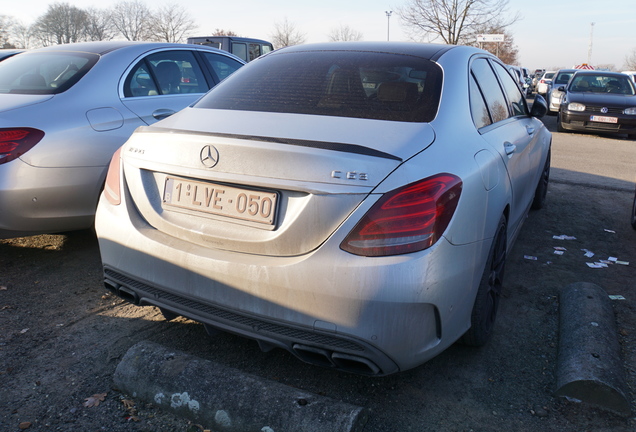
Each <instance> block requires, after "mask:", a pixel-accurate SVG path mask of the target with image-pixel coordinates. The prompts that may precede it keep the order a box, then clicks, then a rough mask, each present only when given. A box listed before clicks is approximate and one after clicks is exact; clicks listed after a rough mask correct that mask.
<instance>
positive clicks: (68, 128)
mask: <svg viewBox="0 0 636 432" xmlns="http://www.w3.org/2000/svg"><path fill="white" fill-rule="evenodd" d="M243 64H244V62H243V61H242V60H240V59H239V58H238V57H236V56H233V55H232V54H229V53H227V52H224V51H221V50H217V49H215V48H211V47H204V46H199V45H184V44H166V43H141V42H121V41H120V42H91V43H80V44H66V45H56V46H52V47H48V48H42V49H38V50H32V51H27V52H24V53H22V54H19V55H16V56H13V57H11V58H9V59H6V60H4V61H2V62H0V238H8V237H17V236H20V235H31V234H41V233H51V232H59V231H68V230H75V229H83V228H88V227H90V226H91V225H92V224H93V220H94V216H95V209H96V208H97V200H98V198H99V194H100V192H101V190H102V187H103V184H104V179H105V177H106V169H107V167H108V163H109V161H110V159H111V158H112V155H113V153H114V152H115V150H117V148H119V147H121V145H122V144H123V143H124V142H125V141H126V139H128V137H129V136H130V135H131V134H132V133H133V131H134V130H135V129H136V128H137V127H139V126H144V125H149V124H152V123H154V122H156V121H157V120H159V119H162V118H165V117H167V116H169V115H171V114H173V113H175V112H176V111H178V110H180V109H182V108H184V107H186V106H188V105H190V104H192V103H193V102H195V101H196V100H197V99H198V98H200V97H201V96H202V95H203V94H204V93H205V92H207V91H208V90H209V89H210V88H211V87H213V86H214V85H215V84H217V83H218V82H219V81H221V80H222V79H223V78H225V77H226V76H227V75H229V74H230V73H231V72H233V71H235V70H237V69H238V68H239V67H241V66H242V65H243Z"/></svg>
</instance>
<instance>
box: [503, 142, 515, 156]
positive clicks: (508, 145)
mask: <svg viewBox="0 0 636 432" xmlns="http://www.w3.org/2000/svg"><path fill="white" fill-rule="evenodd" d="M504 150H505V151H506V155H507V156H508V157H509V158H510V157H512V154H513V153H514V152H515V151H516V150H517V146H516V145H514V144H512V143H509V142H507V141H506V142H505V143H504Z"/></svg>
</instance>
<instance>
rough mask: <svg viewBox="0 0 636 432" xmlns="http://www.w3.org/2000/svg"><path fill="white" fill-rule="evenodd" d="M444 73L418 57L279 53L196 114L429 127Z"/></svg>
mask: <svg viewBox="0 0 636 432" xmlns="http://www.w3.org/2000/svg"><path fill="white" fill-rule="evenodd" d="M441 87H442V70H441V68H440V67H439V66H438V65H437V64H435V63H433V62H431V61H430V60H426V59H422V58H419V57H413V56H407V55H399V54H385V53H375V52H373V53H369V52H355V51H347V52H341V51H337V52H334V51H318V52H294V53H279V54H274V55H271V56H267V57H263V58H261V59H259V60H258V61H255V62H252V63H250V64H248V65H247V66H244V67H243V68H241V69H239V70H238V71H237V72H236V73H235V74H233V75H232V76H231V77H229V78H228V79H227V80H226V81H224V82H223V83H221V84H220V85H218V86H217V87H215V88H213V89H212V90H211V91H210V92H209V93H208V94H207V95H206V96H204V97H203V98H202V99H201V100H200V101H199V102H198V103H197V104H196V107H197V108H213V109H228V110H244V111H264V112H278V113H294V114H314V115H324V116H337V117H356V118H364V119H376V120H392V121H403V122H429V121H431V120H433V118H434V117H435V115H436V113H437V107H438V104H439V99H440V92H441Z"/></svg>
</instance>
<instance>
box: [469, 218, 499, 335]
mask: <svg viewBox="0 0 636 432" xmlns="http://www.w3.org/2000/svg"><path fill="white" fill-rule="evenodd" d="M507 236H508V235H507V230H506V218H505V217H504V216H501V219H500V220H499V225H498V226H497V231H496V233H495V237H494V239H493V242H492V245H491V246H490V252H489V256H488V260H487V261H486V268H485V269H484V274H483V275H482V277H481V281H480V282H479V288H478V289H477V296H476V298H475V304H474V305H473V311H472V313H471V317H470V328H469V329H468V331H467V332H466V333H465V334H464V335H463V336H462V337H461V339H460V340H459V342H460V343H462V344H464V345H468V346H474V347H477V346H482V345H484V344H486V342H488V340H489V339H490V337H491V335H492V330H493V328H494V325H495V319H496V318H497V310H498V309H499V300H500V299H501V290H502V287H503V276H504V270H505V266H506V253H507V248H508V245H507V243H508V241H507Z"/></svg>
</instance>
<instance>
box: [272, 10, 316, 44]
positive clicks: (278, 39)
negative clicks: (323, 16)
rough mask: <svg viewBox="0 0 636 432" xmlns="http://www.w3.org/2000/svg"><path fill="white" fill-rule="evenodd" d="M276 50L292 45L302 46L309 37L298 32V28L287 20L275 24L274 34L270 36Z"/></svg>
mask: <svg viewBox="0 0 636 432" xmlns="http://www.w3.org/2000/svg"><path fill="white" fill-rule="evenodd" d="M270 37H271V39H272V45H274V48H283V47H286V46H291V45H300V44H303V43H305V40H307V36H306V35H305V34H304V33H301V32H299V31H298V30H296V26H295V25H294V24H293V23H290V22H289V21H288V20H287V17H285V19H284V20H283V21H282V22H277V23H274V33H272V34H271V35H270Z"/></svg>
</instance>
